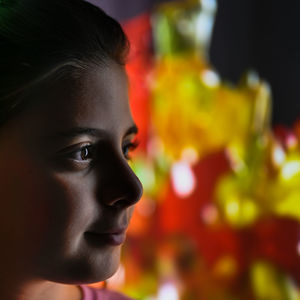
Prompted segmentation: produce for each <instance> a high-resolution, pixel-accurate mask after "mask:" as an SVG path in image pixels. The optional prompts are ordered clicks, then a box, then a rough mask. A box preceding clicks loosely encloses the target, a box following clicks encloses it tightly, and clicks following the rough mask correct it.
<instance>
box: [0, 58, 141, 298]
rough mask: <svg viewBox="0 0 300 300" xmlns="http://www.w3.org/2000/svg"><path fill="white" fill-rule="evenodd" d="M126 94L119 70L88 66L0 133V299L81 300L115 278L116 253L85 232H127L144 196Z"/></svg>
mask: <svg viewBox="0 0 300 300" xmlns="http://www.w3.org/2000/svg"><path fill="white" fill-rule="evenodd" d="M127 95H128V90H127V77H126V74H125V71H124V70H123V68H122V67H120V66H118V65H116V64H115V63H109V64H108V66H106V67H99V66H95V67H93V69H91V70H89V71H85V72H84V73H83V74H82V76H81V78H80V79H76V80H75V79H72V80H71V79H69V80H65V81H64V82H62V81H61V82H60V83H56V84H55V86H54V87H52V88H51V89H49V90H47V91H44V93H43V94H42V95H40V97H42V101H40V102H41V103H39V104H36V105H35V106H34V107H31V108H28V109H27V110H25V111H24V112H22V113H21V114H19V115H17V116H16V117H14V118H13V119H11V120H9V121H8V122H7V123H6V124H5V125H4V126H3V127H2V128H1V129H0V145H1V147H0V167H1V173H0V188H1V195H2V197H1V201H2V209H1V211H0V236H1V238H2V241H1V247H0V265H1V268H2V270H5V273H4V272H1V275H0V276H1V278H0V299H7V300H29V299H30V300H42V299H43V300H48V299H49V300H50V299H51V300H62V299H74V300H75V299H81V293H80V290H79V288H78V287H77V286H76V285H77V284H82V283H91V282H96V281H101V280H105V279H107V278H108V277H110V276H111V275H113V274H114V272H115V271H116V270H117V268H118V265H119V261H120V250H121V245H112V244H111V243H107V242H105V241H104V242H103V244H101V245H98V246H95V245H92V244H91V243H90V242H89V241H88V239H87V235H86V233H87V232H91V231H92V232H98V233H105V232H107V231H109V230H111V229H114V228H127V226H128V224H129V221H130V218H131V215H132V212H133V208H134V204H135V203H136V202H137V201H138V200H139V199H140V197H141V195H142V186H141V183H140V181H139V180H138V178H137V177H136V175H135V174H134V173H133V171H132V169H131V168H130V166H129V164H128V151H129V150H130V148H131V144H132V141H133V139H134V137H135V134H136V128H135V125H134V122H133V120H132V116H131V113H130V109H129V104H128V96H127ZM87 129H88V130H87Z"/></svg>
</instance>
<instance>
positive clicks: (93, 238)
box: [84, 229, 126, 247]
mask: <svg viewBox="0 0 300 300" xmlns="http://www.w3.org/2000/svg"><path fill="white" fill-rule="evenodd" d="M84 235H85V237H86V240H87V241H88V242H89V243H90V244H91V245H93V246H95V247H101V246H105V245H110V246H120V245H122V244H123V243H124V242H125V240H126V231H125V230H123V229H120V230H116V231H114V230H113V231H111V232H105V233H97V232H89V231H88V232H85V234H84Z"/></svg>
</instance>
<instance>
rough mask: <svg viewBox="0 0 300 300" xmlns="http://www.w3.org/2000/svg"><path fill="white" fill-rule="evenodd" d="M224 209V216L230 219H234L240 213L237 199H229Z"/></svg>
mask: <svg viewBox="0 0 300 300" xmlns="http://www.w3.org/2000/svg"><path fill="white" fill-rule="evenodd" d="M225 209H226V215H227V216H228V217H229V218H230V219H235V218H236V217H237V216H238V214H239V212H240V203H239V202H238V201H237V199H234V198H233V199H230V200H228V202H227V203H226V207H225Z"/></svg>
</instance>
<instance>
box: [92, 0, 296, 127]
mask: <svg viewBox="0 0 300 300" xmlns="http://www.w3.org/2000/svg"><path fill="white" fill-rule="evenodd" d="M89 1H90V2H92V3H94V4H97V5H99V6H101V7H102V8H103V9H104V10H105V11H106V12H107V13H108V14H110V15H112V16H113V17H115V18H117V19H118V20H119V21H122V22H125V21H126V20H128V19H130V18H133V17H135V16H137V15H139V14H141V13H144V12H147V11H150V10H151V8H152V7H153V5H154V4H156V3H158V2H162V0H126V1H125V0H89ZM164 2H165V1H164ZM299 14H300V1H296V0H287V1H279V0H242V1H241V0H219V1H218V11H217V16H216V23H215V27H214V31H213V37H212V42H211V47H210V53H209V54H210V60H211V63H212V65H213V66H214V67H215V68H216V69H217V71H218V72H219V74H220V75H221V77H222V78H223V79H224V80H227V81H230V82H232V83H237V82H238V80H239V78H240V77H241V76H242V75H243V74H244V72H245V71H247V70H249V69H254V70H256V71H257V72H258V73H259V75H260V76H261V77H262V78H264V79H265V80H267V81H268V82H269V83H270V85H271V88H272V93H273V124H283V125H288V126H291V125H292V124H293V123H294V122H295V120H296V119H297V118H298V117H299V116H300V101H299V89H300V83H298V81H299V78H300V77H299V75H300V74H299V73H300V71H299V70H300V51H299V50H300V16H299Z"/></svg>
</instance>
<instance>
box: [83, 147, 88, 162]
mask: <svg viewBox="0 0 300 300" xmlns="http://www.w3.org/2000/svg"><path fill="white" fill-rule="evenodd" d="M88 155H89V150H88V149H87V148H83V149H82V150H81V158H82V159H83V160H84V159H87V158H88Z"/></svg>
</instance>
